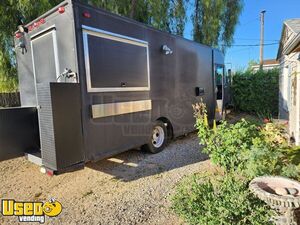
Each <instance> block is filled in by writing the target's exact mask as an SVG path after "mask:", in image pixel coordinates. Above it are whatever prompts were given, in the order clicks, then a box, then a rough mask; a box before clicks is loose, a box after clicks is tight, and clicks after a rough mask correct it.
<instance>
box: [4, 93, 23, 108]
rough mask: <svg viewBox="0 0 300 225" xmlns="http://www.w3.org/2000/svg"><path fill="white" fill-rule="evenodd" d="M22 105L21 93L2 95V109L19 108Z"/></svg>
mask: <svg viewBox="0 0 300 225" xmlns="http://www.w3.org/2000/svg"><path fill="white" fill-rule="evenodd" d="M20 105H21V101H20V93H19V92H15V93H0V107H17V106H20Z"/></svg>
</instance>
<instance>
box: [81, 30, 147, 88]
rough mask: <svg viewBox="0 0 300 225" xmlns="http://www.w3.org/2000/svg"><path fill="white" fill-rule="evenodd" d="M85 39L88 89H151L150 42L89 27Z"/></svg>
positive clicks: (85, 31)
mask: <svg viewBox="0 0 300 225" xmlns="http://www.w3.org/2000/svg"><path fill="white" fill-rule="evenodd" d="M83 41H84V51H85V64H86V74H87V85H88V91H90V92H110V91H143V90H149V89H150V87H149V55H148V43H147V42H144V41H142V40H137V39H133V38H130V37H126V36H122V35H118V34H114V33H110V32H106V31H101V30H94V29H87V28H85V29H84V30H83Z"/></svg>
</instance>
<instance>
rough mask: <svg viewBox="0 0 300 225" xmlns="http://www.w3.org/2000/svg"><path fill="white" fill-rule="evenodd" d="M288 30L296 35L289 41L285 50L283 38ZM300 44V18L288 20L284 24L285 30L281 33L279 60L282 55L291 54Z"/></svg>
mask: <svg viewBox="0 0 300 225" xmlns="http://www.w3.org/2000/svg"><path fill="white" fill-rule="evenodd" d="M286 29H289V30H290V31H291V32H292V33H294V35H293V38H292V39H290V40H288V42H287V43H286V46H285V47H284V49H283V45H284V43H283V38H284V32H285V30H286ZM299 44H300V18H294V19H288V20H285V21H284V22H283V28H282V32H281V38H280V45H279V49H278V53H277V59H279V58H280V56H281V55H285V54H289V53H291V52H292V51H293V50H294V49H295V48H297V45H299Z"/></svg>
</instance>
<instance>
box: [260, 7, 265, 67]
mask: <svg viewBox="0 0 300 225" xmlns="http://www.w3.org/2000/svg"><path fill="white" fill-rule="evenodd" d="M265 12H266V10H263V11H261V12H260V54H259V69H261V70H262V69H263V60H264V29H265V27H264V26H265Z"/></svg>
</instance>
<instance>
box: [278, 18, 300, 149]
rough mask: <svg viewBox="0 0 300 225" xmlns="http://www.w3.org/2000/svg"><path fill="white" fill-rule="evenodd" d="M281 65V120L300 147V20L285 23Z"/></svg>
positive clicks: (280, 52) (280, 46)
mask: <svg viewBox="0 0 300 225" xmlns="http://www.w3.org/2000/svg"><path fill="white" fill-rule="evenodd" d="M277 60H278V61H279V63H280V76H279V118H281V119H286V120H288V121H289V132H290V135H291V136H292V137H293V139H294V140H295V142H296V144H297V145H300V18H298V19H289V20H286V21H284V23H283V28H282V33H281V39H280V45H279V49H278V54H277Z"/></svg>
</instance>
